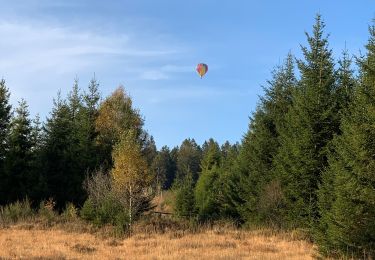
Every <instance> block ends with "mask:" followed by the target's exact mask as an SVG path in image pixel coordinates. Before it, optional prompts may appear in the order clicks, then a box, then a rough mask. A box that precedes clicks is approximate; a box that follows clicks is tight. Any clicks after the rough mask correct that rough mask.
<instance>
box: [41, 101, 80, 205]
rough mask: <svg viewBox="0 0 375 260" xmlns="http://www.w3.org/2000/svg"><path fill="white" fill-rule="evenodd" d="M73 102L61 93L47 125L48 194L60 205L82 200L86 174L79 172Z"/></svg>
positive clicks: (47, 196)
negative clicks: (62, 96)
mask: <svg viewBox="0 0 375 260" xmlns="http://www.w3.org/2000/svg"><path fill="white" fill-rule="evenodd" d="M71 116H72V114H71V110H70V107H69V105H68V104H67V102H66V101H65V100H62V99H61V96H60V94H58V97H57V100H54V107H53V109H52V112H51V116H50V118H48V119H47V122H46V125H45V127H44V129H45V135H46V140H45V146H44V149H43V151H42V161H43V162H44V163H43V174H44V176H43V178H44V179H45V181H46V186H47V190H46V193H45V195H44V197H45V198H49V197H51V198H54V199H55V201H56V202H57V206H58V207H59V208H63V207H64V206H65V203H66V202H68V201H69V202H74V203H82V199H83V198H82V197H81V198H80V197H79V195H82V177H81V175H79V174H78V175H77V174H76V173H77V172H76V170H77V164H76V163H77V159H78V158H79V156H78V154H77V149H76V148H77V143H76V142H75V137H74V131H75V129H74V125H73V123H72V117H71Z"/></svg>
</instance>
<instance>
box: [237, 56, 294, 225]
mask: <svg viewBox="0 0 375 260" xmlns="http://www.w3.org/2000/svg"><path fill="white" fill-rule="evenodd" d="M295 85H296V79H295V76H294V62H293V56H292V55H291V54H288V56H287V58H286V59H285V62H284V64H282V65H281V66H278V67H277V68H276V69H275V70H274V71H273V72H272V79H271V80H270V81H268V86H267V88H265V96H264V97H262V98H261V103H260V104H259V105H258V107H257V110H256V112H255V113H254V115H253V117H252V118H251V120H250V125H249V130H248V132H247V133H246V135H245V137H244V139H243V144H242V147H241V152H240V155H239V160H238V162H239V164H238V166H239V172H238V173H239V176H238V178H239V179H238V181H239V197H240V198H241V199H240V201H239V203H238V207H239V209H238V210H239V212H241V215H242V218H243V219H244V220H247V221H259V220H260V215H259V208H260V207H261V205H260V198H261V197H262V196H263V193H264V187H265V186H266V185H267V183H268V182H270V181H271V180H272V179H273V176H272V162H273V159H274V156H275V155H276V153H277V151H278V148H279V146H280V144H279V130H280V129H281V128H283V127H284V126H285V114H286V113H287V112H288V109H289V107H290V105H291V102H292V91H293V89H294V88H295Z"/></svg>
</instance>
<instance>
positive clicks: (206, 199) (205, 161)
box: [195, 138, 221, 220]
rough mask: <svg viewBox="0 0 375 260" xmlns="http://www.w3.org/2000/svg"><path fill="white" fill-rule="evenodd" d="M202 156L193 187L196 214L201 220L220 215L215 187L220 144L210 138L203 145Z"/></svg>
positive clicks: (218, 171) (218, 167)
mask: <svg viewBox="0 0 375 260" xmlns="http://www.w3.org/2000/svg"><path fill="white" fill-rule="evenodd" d="M203 147H204V148H203V152H204V156H203V158H202V161H201V169H202V172H201V174H200V175H199V179H198V181H197V184H196V187H195V203H196V207H197V210H198V216H199V217H200V219H202V220H206V219H215V218H219V217H220V205H219V200H218V197H217V195H219V194H220V192H221V191H220V190H218V187H217V181H218V179H219V176H220V173H221V169H220V164H221V151H220V146H219V144H218V143H217V142H215V141H214V140H213V139H212V138H211V139H210V140H209V141H208V142H205V143H204V145H203Z"/></svg>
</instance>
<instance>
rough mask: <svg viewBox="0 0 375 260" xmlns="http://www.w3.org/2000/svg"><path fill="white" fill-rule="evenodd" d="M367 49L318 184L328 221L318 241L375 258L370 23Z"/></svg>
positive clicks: (374, 67)
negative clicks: (321, 181) (332, 149)
mask: <svg viewBox="0 0 375 260" xmlns="http://www.w3.org/2000/svg"><path fill="white" fill-rule="evenodd" d="M366 49H367V55H366V57H365V58H364V59H362V60H359V65H360V70H361V82H360V85H359V86H358V87H357V88H356V89H355V92H354V97H353V100H352V102H351V103H350V106H349V112H348V113H347V114H346V115H345V116H344V118H343V121H342V124H341V130H342V135H341V136H338V137H337V138H336V139H335V142H334V144H335V146H334V148H335V149H334V152H333V153H332V154H330V157H329V167H328V169H327V172H326V173H325V175H326V176H329V178H326V179H324V182H323V184H322V188H321V193H320V196H321V197H320V198H322V199H323V200H321V214H322V219H324V220H325V223H326V224H327V225H326V231H325V233H324V234H325V235H326V239H324V240H323V239H321V240H319V241H318V242H319V243H320V246H321V249H322V250H323V251H325V252H327V251H328V252H329V251H332V250H338V251H340V252H341V253H344V254H345V253H349V255H352V254H353V253H354V254H355V255H357V256H358V257H361V258H362V256H364V257H365V258H366V257H369V258H374V257H375V221H374V220H375V175H374V173H375V160H374V154H375V142H374V140H375V131H374V126H375V112H374V111H375V26H371V27H370V39H369V42H368V44H367V45H366ZM329 186H330V187H329ZM329 188H330V189H331V191H330V192H324V191H327V190H328V189H329ZM323 202H325V203H324V204H323Z"/></svg>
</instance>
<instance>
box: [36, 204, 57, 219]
mask: <svg viewBox="0 0 375 260" xmlns="http://www.w3.org/2000/svg"><path fill="white" fill-rule="evenodd" d="M55 205H56V203H55V202H54V201H53V199H52V198H50V199H48V200H47V201H41V202H40V204H39V210H38V216H39V217H40V218H42V220H45V221H47V224H48V225H51V224H52V222H54V221H55V220H56V217H57V214H56V212H55V211H54V208H55Z"/></svg>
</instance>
